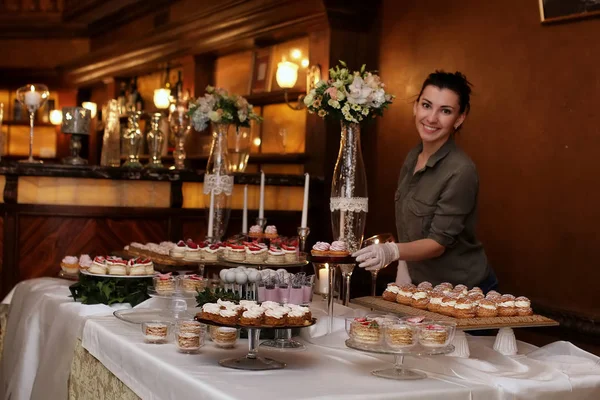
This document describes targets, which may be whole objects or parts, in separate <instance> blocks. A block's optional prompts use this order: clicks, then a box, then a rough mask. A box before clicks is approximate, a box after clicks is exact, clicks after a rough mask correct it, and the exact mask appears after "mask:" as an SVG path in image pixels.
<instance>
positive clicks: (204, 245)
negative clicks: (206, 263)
mask: <svg viewBox="0 0 600 400" xmlns="http://www.w3.org/2000/svg"><path fill="white" fill-rule="evenodd" d="M198 246H199V247H200V248H201V249H203V248H205V247H208V242H207V241H204V242H200V244H199V245H198Z"/></svg>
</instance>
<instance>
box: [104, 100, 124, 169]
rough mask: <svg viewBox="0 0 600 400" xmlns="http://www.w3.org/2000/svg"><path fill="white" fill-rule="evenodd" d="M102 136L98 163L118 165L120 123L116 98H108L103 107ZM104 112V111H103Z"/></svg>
mask: <svg viewBox="0 0 600 400" xmlns="http://www.w3.org/2000/svg"><path fill="white" fill-rule="evenodd" d="M105 110H106V112H105V113H106V114H105V116H104V120H105V122H104V136H103V140H102V156H101V161H100V165H103V166H108V167H118V166H120V165H121V125H120V123H119V115H120V105H119V101H118V100H109V101H108V103H107V104H106V107H105ZM103 114H104V113H103Z"/></svg>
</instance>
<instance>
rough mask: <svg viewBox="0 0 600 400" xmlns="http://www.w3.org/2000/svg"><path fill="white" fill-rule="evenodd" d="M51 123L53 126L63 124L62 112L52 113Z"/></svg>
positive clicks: (53, 111)
mask: <svg viewBox="0 0 600 400" xmlns="http://www.w3.org/2000/svg"><path fill="white" fill-rule="evenodd" d="M50 123H51V124H52V125H60V124H62V111H60V110H52V111H50Z"/></svg>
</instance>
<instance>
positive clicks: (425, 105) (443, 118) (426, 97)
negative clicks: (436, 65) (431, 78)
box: [413, 85, 466, 144]
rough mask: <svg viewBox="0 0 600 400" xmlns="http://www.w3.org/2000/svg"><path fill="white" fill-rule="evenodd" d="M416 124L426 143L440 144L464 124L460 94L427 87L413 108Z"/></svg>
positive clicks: (430, 86) (464, 115)
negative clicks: (459, 99)
mask: <svg viewBox="0 0 600 400" xmlns="http://www.w3.org/2000/svg"><path fill="white" fill-rule="evenodd" d="M413 111H414V114H415V124H416V126H417V131H418V132H419V136H421V140H422V141H423V142H424V143H429V144H439V143H444V142H445V141H446V140H448V137H449V136H450V135H451V134H452V133H453V132H454V131H455V130H456V129H457V128H458V127H459V126H460V125H461V124H462V123H463V121H464V120H465V117H466V114H465V113H461V112H460V104H459V101H458V94H456V93H455V92H453V91H452V90H450V89H440V88H439V87H437V86H433V85H429V86H426V87H425V89H424V90H423V93H422V94H421V97H419V98H418V99H417V101H416V102H415V104H414V108H413Z"/></svg>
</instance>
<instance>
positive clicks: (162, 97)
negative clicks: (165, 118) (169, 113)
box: [154, 88, 171, 110]
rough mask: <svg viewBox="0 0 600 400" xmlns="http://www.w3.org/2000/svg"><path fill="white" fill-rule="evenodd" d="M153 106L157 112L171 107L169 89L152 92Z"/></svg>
mask: <svg viewBox="0 0 600 400" xmlns="http://www.w3.org/2000/svg"><path fill="white" fill-rule="evenodd" d="M154 105H155V106H156V108H158V109H159V110H166V109H167V108H169V106H170V105H171V89H167V88H161V89H156V90H155V91H154Z"/></svg>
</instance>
